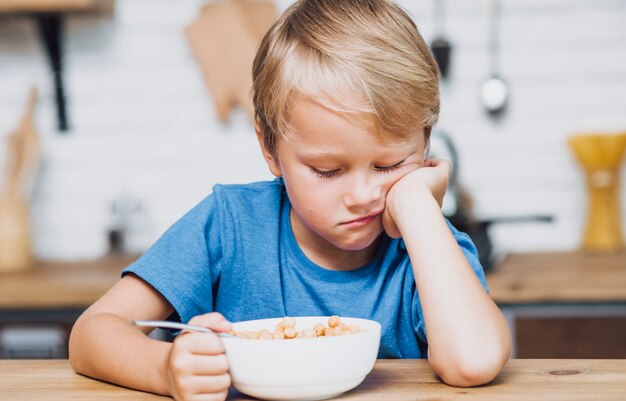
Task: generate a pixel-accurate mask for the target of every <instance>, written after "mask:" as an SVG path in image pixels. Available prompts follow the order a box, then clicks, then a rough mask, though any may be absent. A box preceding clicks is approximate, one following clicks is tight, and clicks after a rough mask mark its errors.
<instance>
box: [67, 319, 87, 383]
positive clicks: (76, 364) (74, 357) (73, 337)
mask: <svg viewBox="0 0 626 401" xmlns="http://www.w3.org/2000/svg"><path fill="white" fill-rule="evenodd" d="M81 323H82V317H79V318H78V320H77V321H76V323H74V326H73V327H72V331H71V333H70V338H69V341H68V347H67V348H68V359H69V362H70V366H71V367H72V369H74V371H75V372H76V373H81V374H85V364H84V361H83V360H82V359H81V352H80V351H79V349H80V346H79V344H80V342H81V337H82V336H83V333H82V332H83V330H82V324H81Z"/></svg>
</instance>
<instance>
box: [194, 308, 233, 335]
mask: <svg viewBox="0 0 626 401" xmlns="http://www.w3.org/2000/svg"><path fill="white" fill-rule="evenodd" d="M189 324H190V325H193V326H201V327H208V328H210V329H212V330H215V331H221V332H224V331H230V330H232V323H231V322H229V321H228V320H226V318H225V317H224V316H223V315H222V314H221V313H219V312H211V313H205V314H204V315H198V316H194V317H193V318H192V319H191V320H190V321H189Z"/></svg>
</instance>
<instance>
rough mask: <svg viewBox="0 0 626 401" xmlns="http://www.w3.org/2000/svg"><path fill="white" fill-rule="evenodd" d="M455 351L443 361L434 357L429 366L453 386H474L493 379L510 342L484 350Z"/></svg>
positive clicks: (508, 350)
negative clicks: (455, 352)
mask: <svg viewBox="0 0 626 401" xmlns="http://www.w3.org/2000/svg"><path fill="white" fill-rule="evenodd" d="M485 350H486V349H482V351H483V352H480V353H476V352H467V353H457V354H456V355H455V356H453V357H450V358H447V359H446V360H443V361H437V360H436V359H435V360H434V361H432V362H431V366H432V368H433V370H434V371H435V373H437V375H438V376H439V377H440V378H441V380H442V381H443V382H444V383H446V384H448V385H450V386H455V387H475V386H481V385H483V384H487V383H490V382H491V381H493V380H494V379H495V378H496V376H497V375H498V373H500V371H501V370H502V367H503V366H504V364H505V363H506V361H507V360H508V358H509V355H510V351H511V347H510V343H508V344H504V345H503V346H502V347H492V348H491V349H489V350H488V351H486V352H485Z"/></svg>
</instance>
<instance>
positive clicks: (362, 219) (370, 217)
mask: <svg viewBox="0 0 626 401" xmlns="http://www.w3.org/2000/svg"><path fill="white" fill-rule="evenodd" d="M382 213H383V211H382V210H378V211H376V212H372V213H369V214H367V215H365V216H361V217H357V218H356V219H353V220H350V221H345V222H343V223H341V224H342V225H348V224H357V225H358V224H367V223H369V222H371V221H373V220H374V219H375V218H376V217H378V216H380V215H381V214H382Z"/></svg>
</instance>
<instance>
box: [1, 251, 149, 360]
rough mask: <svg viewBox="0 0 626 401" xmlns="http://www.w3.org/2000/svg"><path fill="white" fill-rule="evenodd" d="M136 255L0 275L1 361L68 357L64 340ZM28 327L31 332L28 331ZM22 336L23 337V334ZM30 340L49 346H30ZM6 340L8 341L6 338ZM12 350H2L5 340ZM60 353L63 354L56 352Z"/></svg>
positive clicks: (40, 263)
mask: <svg viewBox="0 0 626 401" xmlns="http://www.w3.org/2000/svg"><path fill="white" fill-rule="evenodd" d="M136 258H137V257H136V256H119V257H118V256H115V257H107V258H102V259H98V260H92V261H81V262H59V261H57V262H51V261H38V262H35V264H34V265H33V266H32V268H31V269H29V270H25V271H17V272H3V273H1V274H0V330H1V331H2V333H1V334H2V335H0V339H2V340H5V341H3V343H2V344H0V357H2V356H4V357H7V356H9V357H10V356H11V355H28V354H31V355H35V353H37V352H39V354H37V355H42V356H41V357H43V356H45V355H51V356H56V357H59V356H60V357H63V356H67V350H66V345H67V339H68V338H69V333H70V331H71V329H72V326H73V325H74V322H75V321H76V319H77V318H78V316H80V314H81V313H82V312H83V311H84V310H85V309H86V308H87V307H88V306H89V305H91V304H92V303H94V302H95V301H96V300H97V299H98V298H100V296H102V295H103V294H104V293H105V292H106V291H107V290H108V289H109V288H110V287H111V286H113V284H115V282H116V281H117V280H118V279H119V277H120V272H121V271H122V269H124V268H125V267H126V266H128V265H129V264H130V263H131V262H133V261H134V260H135V259H136ZM29 329H30V330H29ZM20 333H26V334H24V335H22V334H20ZM28 337H31V338H33V341H39V342H41V341H40V340H37V339H42V338H44V339H49V340H46V342H47V343H49V344H41V343H37V344H36V343H33V344H32V346H29V344H28ZM7 339H10V340H7ZM20 340H21V342H22V344H23V345H22V346H21V347H20V346H18V345H15V347H17V348H15V349H6V348H7V347H9V346H8V345H7V343H8V342H11V343H14V344H17V342H18V341H20ZM59 349H62V350H63V353H62V354H59V352H60V351H58V350H59Z"/></svg>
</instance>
